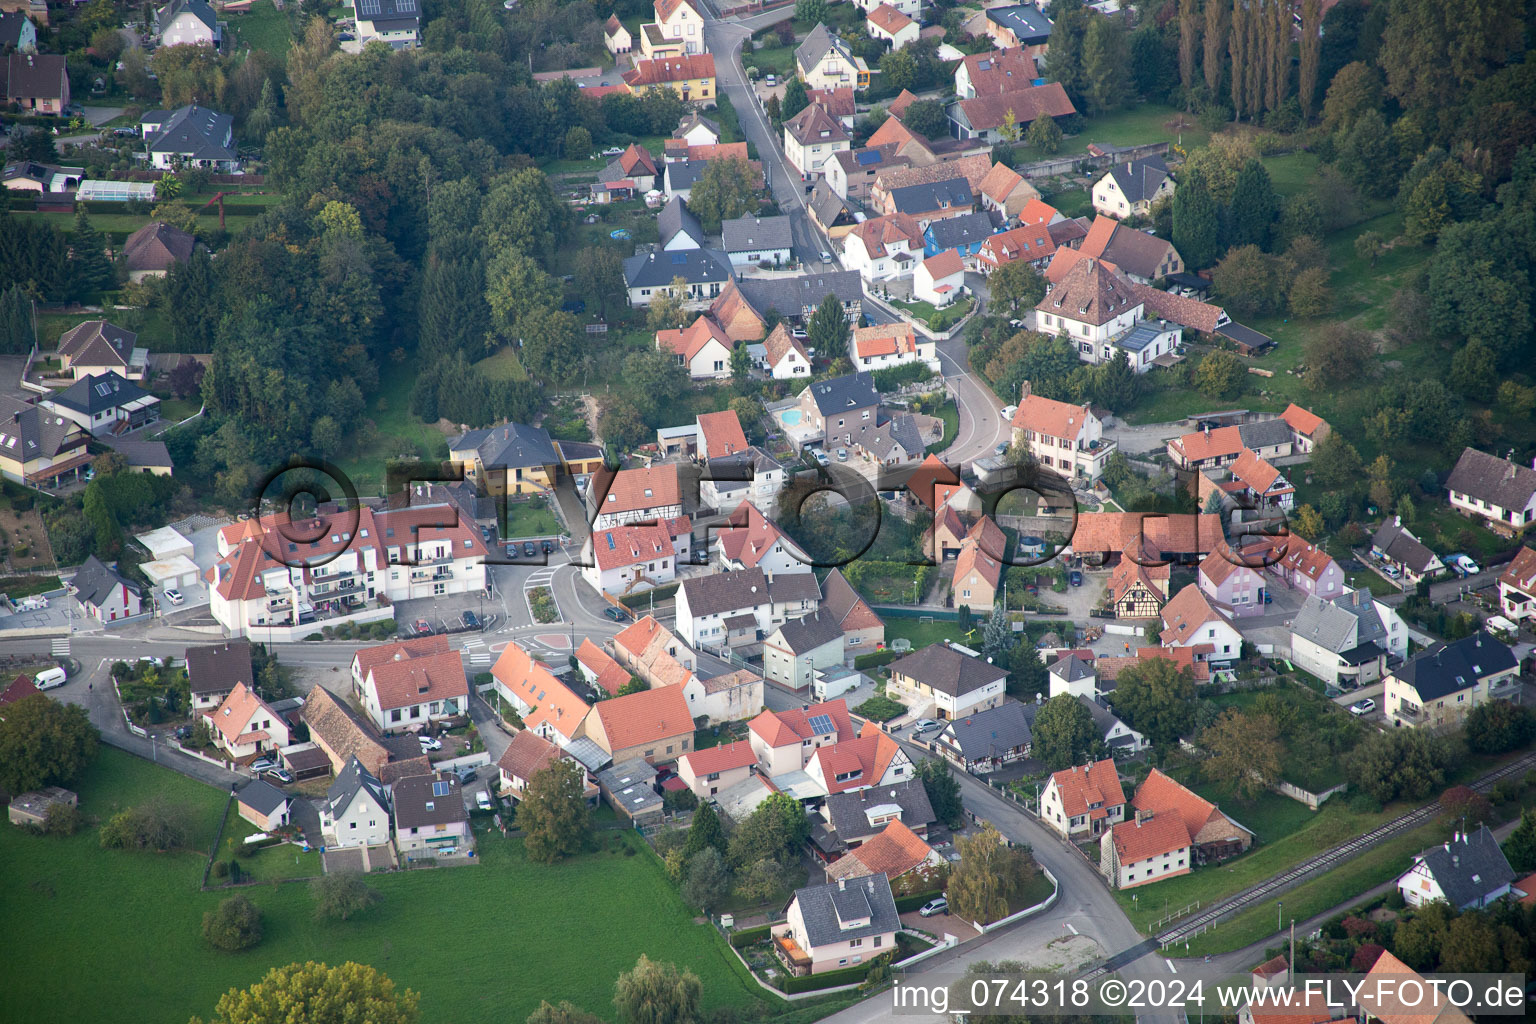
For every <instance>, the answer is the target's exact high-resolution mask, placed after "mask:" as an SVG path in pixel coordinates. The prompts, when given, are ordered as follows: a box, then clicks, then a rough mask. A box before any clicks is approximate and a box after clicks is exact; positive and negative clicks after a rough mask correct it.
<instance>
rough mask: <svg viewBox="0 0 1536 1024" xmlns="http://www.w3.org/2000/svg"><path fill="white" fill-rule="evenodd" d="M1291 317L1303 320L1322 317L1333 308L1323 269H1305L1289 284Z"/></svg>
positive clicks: (1331, 291)
mask: <svg viewBox="0 0 1536 1024" xmlns="http://www.w3.org/2000/svg"><path fill="white" fill-rule="evenodd" d="M1290 307H1291V315H1292V316H1298V317H1301V318H1302V319H1305V320H1311V319H1314V318H1316V317H1320V316H1323V315H1324V314H1326V313H1327V312H1328V311H1329V310H1331V309H1332V308H1333V290H1332V289H1331V288H1329V287H1328V271H1327V269H1326V268H1324V267H1307V268H1306V269H1305V270H1303V271H1301V272H1300V273H1298V274H1297V275H1296V279H1295V280H1294V281H1292V282H1291V293H1290Z"/></svg>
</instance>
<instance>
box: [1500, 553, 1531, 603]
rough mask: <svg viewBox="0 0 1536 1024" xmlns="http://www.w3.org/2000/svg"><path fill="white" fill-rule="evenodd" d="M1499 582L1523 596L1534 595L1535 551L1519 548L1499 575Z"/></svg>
mask: <svg viewBox="0 0 1536 1024" xmlns="http://www.w3.org/2000/svg"><path fill="white" fill-rule="evenodd" d="M1499 582H1500V583H1502V584H1504V585H1505V586H1507V587H1514V588H1515V589H1516V590H1518V591H1520V592H1521V593H1523V594H1532V595H1536V551H1533V550H1531V549H1530V548H1521V549H1520V550H1519V551H1517V552H1515V557H1514V559H1513V561H1511V562H1510V563H1509V565H1508V566H1506V567H1505V569H1504V571H1503V572H1502V573H1500V574H1499Z"/></svg>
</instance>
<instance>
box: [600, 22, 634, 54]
mask: <svg viewBox="0 0 1536 1024" xmlns="http://www.w3.org/2000/svg"><path fill="white" fill-rule="evenodd" d="M603 45H604V46H606V47H607V48H608V52H609V53H611V54H613V55H614V56H615V57H617V56H618V55H619V54H621V53H628V52H629V51H630V50H633V49H634V48H635V41H634V39H633V38H631V37H630V34H629V29H627V28H625V27H624V23H623V22H622V21H620V20H619V16H618V15H617V14H610V15H608V20H607V21H605V22H603Z"/></svg>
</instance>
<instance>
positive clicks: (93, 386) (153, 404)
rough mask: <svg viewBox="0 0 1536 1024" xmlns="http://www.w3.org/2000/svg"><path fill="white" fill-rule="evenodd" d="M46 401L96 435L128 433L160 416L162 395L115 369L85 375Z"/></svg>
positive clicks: (50, 407)
mask: <svg viewBox="0 0 1536 1024" xmlns="http://www.w3.org/2000/svg"><path fill="white" fill-rule="evenodd" d="M42 404H43V406H44V407H45V408H47V409H49V410H50V411H52V412H55V413H57V414H58V415H60V416H62V417H64V418H65V419H67V420H70V421H72V422H74V423H76V424H78V425H79V426H81V427H83V428H84V429H85V430H87V431H88V432H89V433H90V434H91V435H92V436H93V437H105V436H109V435H111V436H115V435H118V434H126V433H128V432H129V431H133V430H138V429H139V428H140V427H144V426H148V425H149V424H151V423H154V422H155V421H156V420H158V419H159V418H160V399H158V398H156V397H155V396H154V395H152V394H150V393H149V392H148V391H145V390H144V389H143V388H141V387H139V386H138V385H137V384H135V383H134V382H133V381H131V380H128V379H127V378H126V377H123V376H122V375H120V374H118V373H115V372H108V373H102V374H92V375H91V376H89V377H82V378H81V379H80V380H77V381H75V382H74V383H73V384H71V385H70V386H69V387H67V388H65V389H64V390H63V391H60V392H57V393H55V394H52V395H49V396H48V397H46V398H44V399H43V401H42Z"/></svg>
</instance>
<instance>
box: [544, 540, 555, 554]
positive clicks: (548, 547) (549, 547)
mask: <svg viewBox="0 0 1536 1024" xmlns="http://www.w3.org/2000/svg"><path fill="white" fill-rule="evenodd" d="M543 548H544V553H545V554H546V555H547V554H549V553H550V552H551V551H553V550H555V542H554V541H552V540H550V539H549V538H548V537H545V538H544V544H543Z"/></svg>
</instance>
